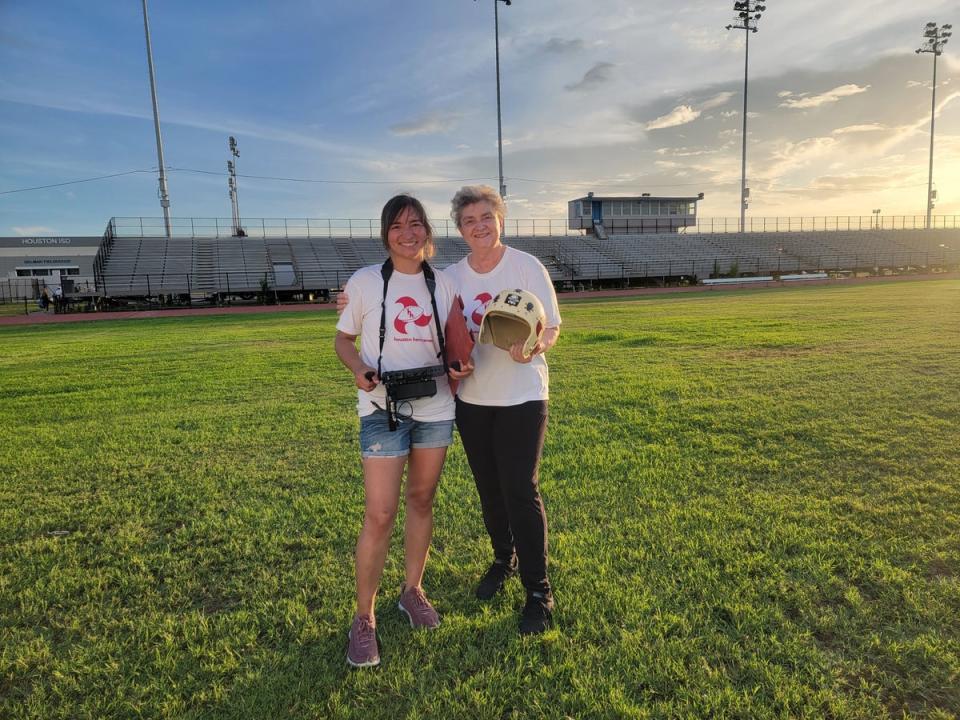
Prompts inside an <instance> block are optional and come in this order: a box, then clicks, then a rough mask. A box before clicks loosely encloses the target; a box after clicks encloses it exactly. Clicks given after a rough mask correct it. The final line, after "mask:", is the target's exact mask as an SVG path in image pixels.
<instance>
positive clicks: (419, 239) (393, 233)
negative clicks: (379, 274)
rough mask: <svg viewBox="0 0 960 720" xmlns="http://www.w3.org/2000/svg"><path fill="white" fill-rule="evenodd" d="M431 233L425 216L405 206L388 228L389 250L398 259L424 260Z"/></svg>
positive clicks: (392, 256)
mask: <svg viewBox="0 0 960 720" xmlns="http://www.w3.org/2000/svg"><path fill="white" fill-rule="evenodd" d="M429 236H430V234H429V232H428V231H427V225H426V223H425V222H424V220H423V218H421V217H420V215H419V214H418V213H417V212H416V210H414V209H413V208H412V207H405V208H404V209H403V210H401V211H400V214H399V215H397V217H396V218H394V220H393V222H392V223H390V225H389V227H388V228H387V250H388V252H389V253H390V257H391V258H393V261H394V264H397V261H404V260H406V261H415V262H422V261H423V259H424V258H425V257H426V255H425V252H424V248H425V247H426V245H427V240H428V238H429Z"/></svg>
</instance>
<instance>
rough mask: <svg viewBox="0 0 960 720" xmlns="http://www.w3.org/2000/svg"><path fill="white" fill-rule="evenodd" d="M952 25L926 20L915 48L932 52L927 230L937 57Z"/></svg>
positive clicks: (930, 207) (931, 203)
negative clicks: (919, 43) (939, 24)
mask: <svg viewBox="0 0 960 720" xmlns="http://www.w3.org/2000/svg"><path fill="white" fill-rule="evenodd" d="M952 30H953V25H950V24H948V23H945V24H943V25H942V26H940V27H937V24H936V23H935V22H928V23H927V24H926V26H925V27H924V28H923V38H924V41H923V45H921V46H920V47H919V48H917V55H919V54H920V53H932V54H933V93H932V98H931V100H930V170H929V172H928V174H927V226H926V227H927V230H929V229H930V222H931V219H932V216H933V206H934V202H935V200H936V199H937V191H936V190H934V189H933V121H934V118H935V117H936V115H937V58H938V57H939V56H940V55H942V54H943V46H944V45H946V44H947V39H948V38H949V37H950V36H951V35H953V32H952Z"/></svg>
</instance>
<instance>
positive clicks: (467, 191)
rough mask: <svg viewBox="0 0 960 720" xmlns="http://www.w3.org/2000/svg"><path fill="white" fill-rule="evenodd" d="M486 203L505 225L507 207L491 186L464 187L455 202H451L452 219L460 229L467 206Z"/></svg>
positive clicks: (456, 196) (458, 192)
mask: <svg viewBox="0 0 960 720" xmlns="http://www.w3.org/2000/svg"><path fill="white" fill-rule="evenodd" d="M484 201H486V202H488V203H490V206H491V207H492V208H493V212H494V214H496V216H497V219H498V220H499V221H500V224H501V225H503V221H504V219H505V218H506V217H507V205H506V203H505V202H503V198H502V197H500V193H498V192H497V191H496V190H494V189H493V188H492V187H490V186H489V185H464V186H463V187H462V188H460V190H458V191H457V194H456V195H454V196H453V200H451V201H450V217H451V218H453V221H454V222H455V223H456V224H457V227H460V218H461V216H462V215H463V209H464V208H465V207H466V206H467V205H473V204H474V203H478V202H484Z"/></svg>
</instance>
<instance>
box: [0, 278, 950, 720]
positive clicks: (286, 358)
mask: <svg viewBox="0 0 960 720" xmlns="http://www.w3.org/2000/svg"><path fill="white" fill-rule="evenodd" d="M562 310H563V314H564V325H563V332H562V335H561V338H560V342H559V344H558V346H557V348H556V349H555V350H554V351H552V352H551V354H550V366H551V378H552V388H551V389H552V394H553V396H552V399H551V421H550V430H549V432H548V439H547V445H546V449H545V455H544V459H543V466H542V487H543V493H544V497H545V501H546V504H547V509H548V515H549V520H550V533H551V536H550V542H551V553H552V554H551V563H552V564H551V575H552V580H553V583H554V585H555V587H556V594H557V602H558V614H557V625H556V628H555V629H553V630H551V631H549V632H548V633H547V634H546V635H544V636H542V637H540V638H520V637H519V636H518V635H517V633H516V616H517V612H518V610H519V608H520V607H521V605H522V602H523V594H522V591H521V588H520V586H519V583H518V582H517V581H516V580H513V581H511V583H510V584H509V585H508V586H507V592H506V593H505V595H502V596H500V597H499V598H498V599H497V600H495V601H494V602H493V603H492V604H489V605H481V604H479V603H478V602H477V601H475V600H474V599H473V597H472V593H471V590H472V586H473V584H474V582H475V580H476V578H477V577H478V576H479V574H480V573H481V572H482V570H483V569H484V568H485V566H486V563H487V562H488V559H489V551H488V548H487V545H486V540H485V538H486V535H485V532H484V530H483V527H482V524H481V521H480V515H479V507H478V502H477V499H476V496H475V495H476V493H475V490H474V488H473V486H472V480H471V478H470V475H469V471H468V468H467V467H466V463H465V459H464V456H463V452H462V449H461V448H460V446H459V443H458V444H457V445H456V446H455V448H454V449H453V451H452V452H451V455H450V457H449V460H448V464H447V468H446V470H445V473H444V477H443V480H442V483H441V488H440V491H439V494H438V499H437V505H436V533H435V537H434V546H433V550H432V555H431V559H430V562H429V563H428V566H427V573H426V578H425V581H424V585H425V587H426V589H427V591H428V593H429V594H430V596H431V597H432V599H433V600H434V602H435V604H436V605H437V607H438V609H439V611H440V612H441V614H442V616H443V624H442V626H441V628H440V629H439V630H438V631H436V632H434V633H425V632H418V633H414V632H411V631H410V629H409V627H408V626H405V625H404V622H403V621H401V619H400V617H399V616H398V613H397V610H396V605H395V601H396V593H397V591H398V588H399V584H400V582H401V580H402V559H401V552H400V550H401V547H400V543H399V540H400V535H399V531H398V532H397V533H395V542H394V547H393V549H392V550H391V555H390V558H389V561H388V565H387V569H386V572H385V575H384V580H383V585H382V592H381V596H380V599H379V601H378V621H379V628H378V629H379V634H380V638H381V649H382V656H383V664H382V666H381V667H380V668H378V669H376V670H372V671H352V670H350V669H348V668H347V666H346V664H345V662H344V653H345V649H346V631H347V628H348V623H349V620H350V617H351V614H352V603H353V577H352V550H353V544H354V542H355V539H356V535H357V531H358V529H359V523H360V519H361V513H362V485H361V481H360V466H359V460H358V451H357V448H356V439H355V434H356V429H357V420H356V417H355V413H354V409H353V400H354V391H353V390H352V383H351V381H350V377H349V375H348V374H347V373H346V371H344V370H343V369H342V368H341V367H340V366H339V365H338V363H337V362H336V359H335V357H334V355H333V351H332V336H333V326H334V316H333V314H332V313H327V312H319V313H316V314H313V313H309V314H308V313H293V314H283V315H255V316H249V315H248V316H224V317H189V318H177V319H154V320H143V321H104V322H96V323H89V324H86V323H84V324H75V325H63V326H49V325H47V326H34V327H6V328H0V717H4V718H38V719H39V718H43V719H44V720H47V719H49V718H130V717H149V718H154V717H158V718H159V717H163V718H201V717H203V718H207V717H210V718H220V717H223V718H362V719H364V720H371V719H373V718H411V719H413V718H491V719H495V718H496V719H499V718H541V717H542V718H564V717H570V718H621V717H625V718H701V717H702V718H795V717H797V718H864V719H866V718H871V719H872V718H881V717H897V718H900V717H910V718H938V719H943V718H955V717H957V716H958V714H960V484H958V478H960V449H958V440H960V430H958V428H960V412H958V407H960V383H958V379H960V282H957V281H955V280H954V281H924V282H896V283H878V284H876V285H856V286H849V287H843V286H830V287H817V288H813V287H809V288H790V289H786V290H778V291H737V292H731V293H723V292H711V293H702V294H696V295H681V296H657V297H647V298H644V299H639V300H631V301H602V302H601V301H596V302H571V303H566V304H564V305H563V307H562ZM400 522H402V519H401V520H399V521H398V526H399V523H400Z"/></svg>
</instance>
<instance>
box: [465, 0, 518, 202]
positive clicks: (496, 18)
mask: <svg viewBox="0 0 960 720" xmlns="http://www.w3.org/2000/svg"><path fill="white" fill-rule="evenodd" d="M474 2H476V0H474ZM498 3H503V4H504V5H508V6H509V5H512V4H513V0H493V42H494V47H495V48H496V58H497V158H498V160H499V168H500V197H502V198H505V197H506V196H507V186H506V185H504V183H503V124H502V122H501V120H500V12H499V6H498Z"/></svg>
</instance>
